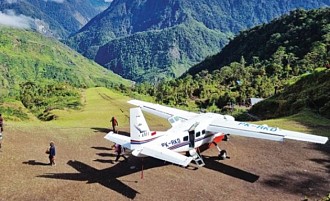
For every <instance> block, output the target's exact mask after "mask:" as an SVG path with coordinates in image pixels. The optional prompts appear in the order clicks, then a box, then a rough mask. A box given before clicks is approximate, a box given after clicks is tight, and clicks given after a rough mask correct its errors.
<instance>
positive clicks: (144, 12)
mask: <svg viewBox="0 0 330 201" xmlns="http://www.w3.org/2000/svg"><path fill="white" fill-rule="evenodd" d="M329 5H330V1H329V0H318V1H311V0H309V1H303V0H295V1H289V0H282V1H266V0H252V1H242V0H233V1H218V0H200V1H185V0H162V1H156V0H114V1H113V2H112V3H111V5H110V6H109V8H108V9H106V10H105V11H103V12H102V13H100V14H99V15H97V16H96V17H95V18H93V19H92V20H91V21H89V22H88V23H87V24H86V25H85V26H84V27H83V28H82V29H80V30H79V32H78V33H76V34H74V35H73V36H72V37H70V38H69V40H68V41H67V43H68V44H69V45H70V46H71V47H73V48H74V49H76V50H77V51H78V52H80V53H82V54H83V55H84V56H86V57H88V58H91V59H94V60H95V61H96V62H97V63H100V64H102V65H103V66H105V67H106V68H108V69H112V70H114V72H116V73H119V74H121V75H123V76H124V77H125V78H129V79H132V80H134V81H148V80H150V77H154V78H159V77H167V76H170V77H177V76H179V75H181V74H182V73H183V72H185V71H186V70H188V69H189V68H190V66H191V65H193V64H197V63H198V62H200V61H202V60H203V59H204V58H205V57H207V56H210V55H213V54H215V53H217V52H219V51H220V49H221V48H222V47H224V45H225V44H227V43H228V42H229V38H232V37H233V36H234V35H235V34H237V33H238V32H239V31H241V30H244V29H247V28H249V27H252V26H255V25H257V24H261V23H265V22H269V21H270V20H272V19H274V18H275V17H278V16H280V15H282V14H284V13H287V12H289V11H290V10H293V9H296V8H306V9H310V8H318V7H323V6H329ZM196 28H197V30H196ZM215 36H218V37H217V38H215ZM195 39H196V41H195ZM192 43H195V44H192ZM145 74H147V76H145V77H144V75H145ZM152 80H153V81H154V79H152Z"/></svg>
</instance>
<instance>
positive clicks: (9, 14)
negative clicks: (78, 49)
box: [0, 0, 109, 39]
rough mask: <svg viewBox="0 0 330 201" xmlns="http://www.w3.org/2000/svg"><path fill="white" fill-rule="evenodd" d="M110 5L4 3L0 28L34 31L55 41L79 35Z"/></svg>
mask: <svg viewBox="0 0 330 201" xmlns="http://www.w3.org/2000/svg"><path fill="white" fill-rule="evenodd" d="M107 5H109V3H106V2H104V1H103V2H102V1H101V0H89V1H86V0H70V1H67V0H2V1H0V17H1V18H2V19H1V18H0V24H5V25H13V26H16V27H17V26H19V27H24V28H33V29H34V30H37V31H38V32H40V33H42V34H44V35H47V36H53V37H56V38H62V39H63V38H66V37H68V36H69V35H70V34H72V33H74V32H76V31H78V30H79V29H80V28H81V27H82V26H83V25H85V24H86V23H87V22H88V21H89V20H90V19H92V18H93V17H94V16H95V15H97V14H98V13H100V12H101V11H102V10H103V9H105V7H106V6H107Z"/></svg>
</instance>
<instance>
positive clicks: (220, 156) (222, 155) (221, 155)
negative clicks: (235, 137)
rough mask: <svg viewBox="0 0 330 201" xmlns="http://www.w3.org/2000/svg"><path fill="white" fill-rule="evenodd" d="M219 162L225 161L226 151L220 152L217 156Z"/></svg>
mask: <svg viewBox="0 0 330 201" xmlns="http://www.w3.org/2000/svg"><path fill="white" fill-rule="evenodd" d="M219 158H220V160H225V159H226V158H227V151H226V150H221V151H220V154H219Z"/></svg>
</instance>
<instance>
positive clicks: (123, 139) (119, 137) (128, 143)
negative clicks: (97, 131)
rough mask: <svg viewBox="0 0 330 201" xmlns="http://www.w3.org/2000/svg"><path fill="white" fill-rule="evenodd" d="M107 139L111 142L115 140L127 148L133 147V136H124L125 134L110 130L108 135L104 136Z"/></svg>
mask: <svg viewBox="0 0 330 201" xmlns="http://www.w3.org/2000/svg"><path fill="white" fill-rule="evenodd" d="M104 138H105V139H107V140H110V141H111V142H114V143H116V144H120V145H122V146H123V147H125V148H127V149H131V138H130V137H127V136H124V135H119V134H116V133H114V132H112V131H111V132H109V133H108V134H107V135H106V136H104Z"/></svg>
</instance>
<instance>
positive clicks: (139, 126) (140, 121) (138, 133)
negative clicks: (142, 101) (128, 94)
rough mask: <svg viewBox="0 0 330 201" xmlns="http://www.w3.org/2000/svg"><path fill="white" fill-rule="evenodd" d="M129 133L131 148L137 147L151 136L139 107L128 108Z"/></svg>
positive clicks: (150, 138)
mask: <svg viewBox="0 0 330 201" xmlns="http://www.w3.org/2000/svg"><path fill="white" fill-rule="evenodd" d="M130 133H131V149H132V150H134V149H138V148H139V147H141V146H142V145H143V144H144V143H146V142H149V141H151V140H152V138H153V137H152V135H151V133H150V130H149V126H148V124H147V122H146V120H145V118H144V116H143V113H142V111H141V108H131V109H130Z"/></svg>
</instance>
